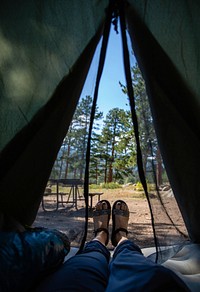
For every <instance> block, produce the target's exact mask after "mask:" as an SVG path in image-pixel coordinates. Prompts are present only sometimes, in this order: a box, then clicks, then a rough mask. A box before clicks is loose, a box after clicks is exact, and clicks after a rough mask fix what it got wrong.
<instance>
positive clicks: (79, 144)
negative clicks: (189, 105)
mask: <svg viewBox="0 0 200 292" xmlns="http://www.w3.org/2000/svg"><path fill="white" fill-rule="evenodd" d="M132 85H133V90H134V96H135V107H136V112H137V119H138V124H139V136H140V145H141V149H142V156H143V167H144V172H145V174H146V177H147V180H148V181H150V182H152V175H154V176H155V175H156V177H157V182H158V185H159V184H161V183H162V179H163V176H164V175H165V172H164V168H163V164H162V160H161V156H160V152H159V148H158V144H157V139H156V135H155V131H154V127H153V121H152V116H151V112H150V107H149V103H148V98H147V94H146V89H145V83H144V80H143V78H142V75H141V72H140V70H139V68H138V65H135V66H134V67H133V68H132ZM119 86H120V87H121V90H122V91H123V93H124V94H127V88H126V87H125V86H124V85H123V84H121V83H120V82H119ZM127 102H128V99H127ZM91 107H92V97H91V96H89V95H88V96H86V97H85V98H82V99H81V100H80V102H79V104H78V106H77V109H76V112H75V114H74V117H73V120H72V122H71V125H70V127H69V130H68V133H67V135H66V137H65V139H64V140H63V144H62V146H61V149H60V151H59V153H58V156H57V159H56V161H55V164H54V166H53V169H52V173H51V178H78V179H84V171H85V155H86V148H87V138H88V131H89V122H90V113H91ZM90 155H91V159H90V183H91V184H100V183H110V182H117V183H119V184H126V183H129V182H131V183H135V182H137V181H138V180H139V178H138V172H137V161H136V143H135V136H134V129H133V123H132V117H131V112H130V110H124V109H120V108H113V109H111V110H110V111H109V112H108V114H107V115H106V117H104V116H103V112H100V111H99V109H98V107H97V108H96V113H95V120H94V127H93V132H92V140H91V154H90Z"/></svg>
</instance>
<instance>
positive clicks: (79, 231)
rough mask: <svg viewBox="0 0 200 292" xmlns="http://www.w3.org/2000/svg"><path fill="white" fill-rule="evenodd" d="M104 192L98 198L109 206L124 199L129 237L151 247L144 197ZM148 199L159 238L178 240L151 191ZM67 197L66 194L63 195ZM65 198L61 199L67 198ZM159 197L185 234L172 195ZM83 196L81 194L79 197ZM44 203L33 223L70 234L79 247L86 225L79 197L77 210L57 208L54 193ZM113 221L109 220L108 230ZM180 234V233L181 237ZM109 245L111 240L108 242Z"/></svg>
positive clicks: (129, 192)
mask: <svg viewBox="0 0 200 292" xmlns="http://www.w3.org/2000/svg"><path fill="white" fill-rule="evenodd" d="M102 192H103V195H102V196H101V199H106V200H109V201H110V203H111V205H112V204H113V203H114V201H116V200H117V199H122V200H125V201H126V203H127V204H128V206H129V209H130V219H129V238H130V239H133V240H134V241H135V242H136V243H137V244H138V245H139V246H140V247H150V246H154V244H155V242H154V237H153V229H152V224H151V222H152V220H151V215H150V211H149V206H148V202H147V199H146V198H144V197H142V196H141V194H138V192H135V191H134V190H133V189H132V188H122V189H117V190H105V189H104V190H103V191H102ZM151 197H152V199H151V202H153V210H154V211H155V212H154V213H155V218H154V221H155V222H154V223H155V228H156V231H157V232H158V233H157V234H158V235H159V240H161V243H162V240H163V243H166V239H167V240H168V241H170V240H171V239H173V241H176V240H179V238H180V232H178V231H177V229H176V228H174V227H173V226H172V224H171V222H170V220H169V219H168V216H167V215H166V213H165V212H163V210H162V208H161V207H160V203H159V201H158V200H157V197H156V194H152V196H151ZM66 198H67V196H66ZM66 198H65V197H64V200H66ZM162 198H163V202H164V205H165V206H167V209H168V212H169V215H170V216H171V217H172V220H173V222H174V223H175V224H176V226H177V228H178V229H179V230H180V231H181V232H182V233H184V234H186V235H187V232H186V229H185V226H184V223H183V220H182V217H181V215H180V212H179V211H178V208H177V205H176V202H175V199H174V196H173V195H171V193H169V192H163V193H162ZM80 199H83V197H80ZM96 202H97V197H94V199H93V206H94V205H95V204H96ZM44 206H45V209H46V211H44V210H43V208H42V205H41V206H40V209H39V211H38V215H37V217H36V220H35V222H34V226H40V227H41V226H42V227H46V228H50V229H57V230H60V231H62V232H64V233H65V234H67V236H68V237H69V239H70V241H71V245H72V246H79V244H80V242H81V239H82V236H83V228H84V226H85V225H84V224H85V208H84V206H85V205H84V201H83V200H78V206H77V209H76V208H75V206H73V205H72V203H67V204H66V203H63V204H61V203H60V204H59V205H58V207H59V208H58V210H55V208H56V196H53V195H51V196H45V197H44ZM92 222H93V218H92V209H90V210H89V220H88V228H87V229H88V236H87V240H90V239H92V238H93V224H92ZM111 223H112V220H111V222H110V233H111V229H112V226H111ZM182 237H183V236H182ZM108 247H109V248H112V245H111V243H109V245H108Z"/></svg>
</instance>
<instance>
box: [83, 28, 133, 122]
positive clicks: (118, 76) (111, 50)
mask: <svg viewBox="0 0 200 292" xmlns="http://www.w3.org/2000/svg"><path fill="white" fill-rule="evenodd" d="M97 65H98V54H97V55H96V56H94V60H93V62H92V66H91V69H90V72H89V74H88V78H87V81H86V84H85V86H84V89H83V92H82V97H85V96H86V95H91V96H93V90H94V86H95V78H96V72H95V68H97ZM119 81H120V82H121V83H122V84H124V85H125V84H126V83H125V76H124V66H123V56H122V45H121V36H120V34H116V32H115V31H114V30H113V28H112V29H111V33H110V37H109V43H108V48H107V54H106V60H105V65H104V71H103V74H102V77H101V82H100V87H99V95H98V101H97V106H98V107H99V110H100V111H103V113H104V118H105V116H106V114H107V113H108V111H109V110H110V109H112V108H114V107H118V108H122V109H129V106H127V105H126V104H127V97H126V95H125V94H124V93H123V92H122V90H121V88H120V85H119Z"/></svg>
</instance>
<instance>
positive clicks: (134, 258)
mask: <svg viewBox="0 0 200 292" xmlns="http://www.w3.org/2000/svg"><path fill="white" fill-rule="evenodd" d="M109 270H110V276H109V281H108V286H107V288H106V291H107V292H108V291H115V292H117V291H120V292H122V291H123V292H127V291H145V292H146V291H162V292H163V291H170V292H171V291H188V290H187V287H186V285H185V284H184V283H183V282H182V280H181V279H179V278H178V276H177V275H176V274H175V273H173V272H172V271H171V270H169V269H167V268H165V267H163V266H161V265H158V264H156V263H154V262H152V261H151V260H149V259H148V258H146V257H144V256H143V254H142V252H141V250H140V248H139V247H138V246H137V245H136V244H134V243H133V242H131V241H130V240H126V241H124V242H122V243H121V244H119V246H117V248H116V249H115V251H114V254H113V259H112V260H111V262H110V265H109Z"/></svg>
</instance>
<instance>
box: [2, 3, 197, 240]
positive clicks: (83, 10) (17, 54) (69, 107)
mask: <svg viewBox="0 0 200 292" xmlns="http://www.w3.org/2000/svg"><path fill="white" fill-rule="evenodd" d="M107 5H108V1H95V0H93V1H92V0H90V1H77V0H72V1H48V2H47V1H33V0H32V1H20V6H19V5H18V4H17V3H16V2H15V1H2V2H1V4H0V8H1V9H0V23H1V31H0V40H1V46H0V52H1V53H0V80H1V90H0V94H1V99H0V119H1V120H0V129H1V130H0V143H1V144H0V149H1V150H2V151H1V156H0V165H1V169H0V208H1V212H3V213H7V214H12V215H13V216H14V217H15V218H16V219H18V220H19V221H20V222H21V223H24V224H31V223H32V222H33V221H34V218H35V216H36V213H37V209H38V207H39V204H40V200H41V197H42V194H43V191H44V188H45V185H46V182H47V180H48V177H49V174H50V171H51V167H52V165H53V161H54V160H55V158H56V155H57V152H58V150H59V147H60V146H61V143H62V139H63V138H64V136H65V134H66V132H67V129H68V126H69V123H70V121H71V118H72V115H73V112H74V110H75V107H76V104H77V102H78V98H79V96H80V94H81V89H82V87H83V85H84V80H85V78H86V75H87V71H88V68H89V64H90V62H91V60H92V56H93V54H94V51H95V48H96V46H97V44H98V40H99V39H100V36H101V31H102V30H101V23H102V21H103V19H104V17H105V8H106V6H107ZM199 12H200V7H199V4H198V2H196V1H192V2H191V1H180V0H179V1H173V2H172V1H170V0H169V1H164V2H161V1H156V0H155V1H145V0H144V1H141V0H130V1H129V4H128V5H127V8H126V14H125V17H126V20H127V25H128V26H127V29H128V32H129V34H130V37H131V40H132V45H133V48H134V51H135V55H136V58H137V60H138V62H139V65H140V67H141V69H142V72H143V75H144V78H145V81H146V85H147V90H148V94H149V99H150V104H151V108H152V113H153V117H154V122H155V126H156V131H157V135H158V140H159V144H160V148H161V152H162V156H163V158H164V161H165V165H166V168H167V171H168V175H169V178H170V182H171V184H172V187H173V189H174V192H175V196H176V199H177V202H178V205H179V208H180V210H181V212H182V215H183V218H184V221H185V223H186V226H187V229H188V232H189V235H190V238H191V240H192V241H193V242H197V243H199V242H200V231H199V223H200V219H199V216H198V209H199V206H200V200H199V190H200V186H199V181H200V180H199V172H198V168H199V162H200V155H199V151H198V149H199V144H200V141H199V133H200V131H199V126H200V125H199V122H200V121H199V115H198V112H199V86H200V85H199V82H198V76H199V74H198V73H199V53H198V52H199V47H200V43H199V41H200V40H199V38H200V37H199V35H200V34H199V29H200V28H199V20H198V15H199ZM65 75H66V76H65ZM64 76H65V77H64ZM63 77H64V79H63ZM56 87H57V88H56ZM55 88H56V89H55ZM53 92H54V94H53ZM50 96H52V97H51V98H50ZM49 98H50V99H49ZM27 169H28V170H29V171H27ZM30 210H31V211H30Z"/></svg>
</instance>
